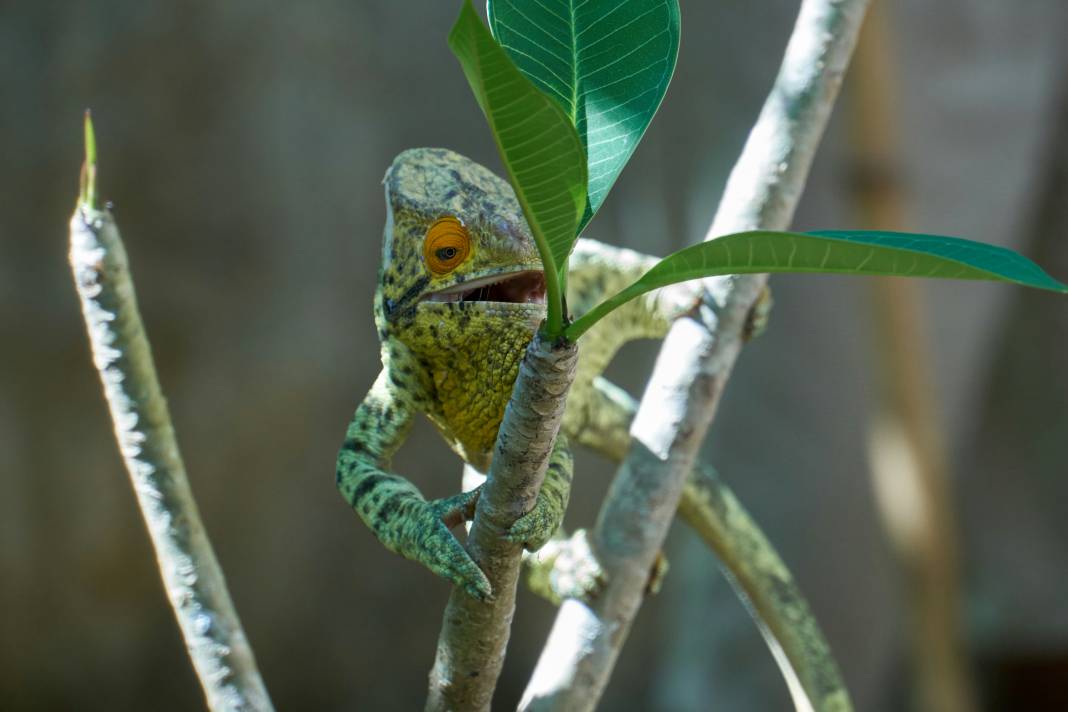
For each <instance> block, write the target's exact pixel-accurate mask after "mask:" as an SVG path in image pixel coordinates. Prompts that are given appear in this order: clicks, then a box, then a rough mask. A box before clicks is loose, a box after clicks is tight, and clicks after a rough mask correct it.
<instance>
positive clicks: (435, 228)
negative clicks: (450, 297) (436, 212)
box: [423, 215, 471, 276]
mask: <svg viewBox="0 0 1068 712" xmlns="http://www.w3.org/2000/svg"><path fill="white" fill-rule="evenodd" d="M469 254H471V237H470V236H469V235H468V234H467V228H466V227H464V224H463V223H462V222H460V220H459V219H457V218H454V217H452V216H451V215H450V216H446V217H443V218H438V219H437V220H435V221H434V222H433V223H431V225H430V228H429V229H427V231H426V239H425V241H424V242H423V259H425V260H426V266H427V267H429V268H430V271H431V272H433V273H434V274H436V275H439V276H440V275H443V274H448V273H449V272H452V271H453V270H454V269H456V268H457V267H458V266H459V265H460V263H461V262H463V261H464V260H466V259H467V256H468V255H469Z"/></svg>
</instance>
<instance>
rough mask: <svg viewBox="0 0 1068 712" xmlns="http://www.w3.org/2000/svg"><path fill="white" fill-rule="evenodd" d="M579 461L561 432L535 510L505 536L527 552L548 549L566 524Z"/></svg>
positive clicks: (527, 514)
mask: <svg viewBox="0 0 1068 712" xmlns="http://www.w3.org/2000/svg"><path fill="white" fill-rule="evenodd" d="M574 470H575V462H574V459H573V458H572V457H571V449H570V448H569V447H568V442H567V438H566V437H565V436H564V435H563V433H561V434H560V435H558V436H557V438H556V444H555V445H554V446H553V453H552V455H551V457H550V458H549V468H548V469H547V470H546V471H545V482H544V483H543V484H542V486H541V491H540V492H539V493H538V499H537V501H536V502H535V503H534V508H533V509H532V510H530V511H529V512H527V513H526V514H525V515H523V516H522V517H520V518H519V519H518V520H517V521H516V523H515V524H514V525H512V528H511V529H510V530H509V531H508V533H507V534H506V535H505V537H506V538H507V539H508V540H509V541H512V542H514V543H517V544H520V543H521V544H523V546H524V548H526V550H527V551H537V550H538V549H540V548H542V547H543V546H545V544H546V543H547V542H548V541H549V540H550V539H551V538H552V536H553V534H555V533H556V531H557V530H558V529H559V528H560V523H561V522H563V521H564V512H565V511H566V510H567V501H568V499H570V497H571V477H572V474H573V473H574Z"/></svg>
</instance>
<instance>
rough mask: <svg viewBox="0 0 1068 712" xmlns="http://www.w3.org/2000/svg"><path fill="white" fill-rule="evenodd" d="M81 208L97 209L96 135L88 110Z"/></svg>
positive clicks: (80, 196)
mask: <svg viewBox="0 0 1068 712" xmlns="http://www.w3.org/2000/svg"><path fill="white" fill-rule="evenodd" d="M79 203H80V205H81V207H83V208H87V209H89V210H96V209H97V207H98V206H97V200H96V133H95V132H94V131H93V117H92V113H91V112H90V111H89V109H86V110H85V162H84V163H83V164H82V173H81V186H80V193H79Z"/></svg>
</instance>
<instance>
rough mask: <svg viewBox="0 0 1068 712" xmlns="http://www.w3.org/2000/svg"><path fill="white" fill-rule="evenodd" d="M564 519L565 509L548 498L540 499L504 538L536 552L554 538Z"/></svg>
mask: <svg viewBox="0 0 1068 712" xmlns="http://www.w3.org/2000/svg"><path fill="white" fill-rule="evenodd" d="M563 519H564V511H563V509H561V508H559V507H558V506H555V505H554V503H553V502H551V501H550V500H549V499H548V498H547V497H538V501H537V502H536V503H535V504H534V509H532V510H530V511H529V512H527V513H526V514H524V515H523V516H522V517H520V518H519V519H517V520H516V522H515V524H513V525H512V528H511V529H509V530H508V532H507V533H506V534H505V535H504V538H505V539H507V540H508V541H510V542H512V543H513V544H522V545H523V548H524V549H526V550H527V551H530V552H535V551H537V550H539V549H541V548H542V547H543V546H545V545H546V544H547V543H548V541H549V540H550V539H552V538H553V534H555V533H556V530H557V529H559V528H560V523H561V522H562V521H563Z"/></svg>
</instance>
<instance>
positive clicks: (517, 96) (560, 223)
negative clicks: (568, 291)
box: [449, 0, 586, 334]
mask: <svg viewBox="0 0 1068 712" xmlns="http://www.w3.org/2000/svg"><path fill="white" fill-rule="evenodd" d="M449 47H450V48H451V49H452V52H453V54H455V55H456V57H457V59H459V60H460V65H461V66H462V67H463V70H464V74H465V75H466V76H467V81H468V83H470V85H471V89H472V91H474V93H475V98H476V99H477V100H478V103H479V106H481V107H482V112H483V113H484V114H485V115H486V120H487V121H488V122H489V125H490V129H491V130H492V132H493V138H494V140H495V141H496V142H497V148H498V150H499V151H500V154H501V159H502V160H503V161H504V166H505V169H506V170H507V171H508V178H509V179H510V181H511V183H512V187H513V188H514V189H515V192H516V197H517V198H518V199H519V204H520V205H521V206H522V208H523V214H524V215H525V216H526V219H527V223H528V224H529V225H530V230H531V232H532V233H533V234H534V239H535V241H536V242H537V244H538V250H539V252H540V253H541V259H542V262H543V263H544V266H545V279H546V291H547V292H548V293H547V295H546V297H547V301H548V306H549V315H548V317H547V321H548V322H549V323H548V329H549V333H550V334H555V333H559V331H560V329H561V328H562V326H561V325H562V298H561V291H560V283H559V274H560V273H562V272H565V271H566V269H567V257H568V255H569V254H571V248H572V246H573V245H574V241H575V235H576V234H577V232H578V223H579V220H580V219H581V217H582V213H583V210H584V209H585V207H586V158H585V153H584V151H583V149H582V142H581V141H580V140H579V137H578V134H577V133H576V132H575V128H574V127H573V126H572V125H571V122H570V121H569V120H568V118H567V116H565V115H564V112H563V111H562V110H561V109H560V107H559V106H558V105H557V104H556V102H554V101H553V100H551V99H550V98H549V97H547V96H546V95H545V94H543V93H542V92H541V91H540V90H539V89H538V88H537V87H536V86H534V85H533V84H532V83H531V82H530V80H529V79H527V78H526V77H525V76H523V74H522V73H521V72H520V71H519V70H518V69H516V67H515V65H514V64H513V63H512V60H511V59H509V58H508V54H507V53H506V52H505V51H504V50H503V49H501V46H500V45H498V44H497V41H496V40H495V39H493V36H492V35H491V34H490V32H489V30H488V29H486V26H485V25H483V24H482V20H481V19H480V18H479V16H478V14H477V13H476V12H475V9H474V8H473V7H472V6H471V0H464V4H463V7H462V8H461V10H460V16H459V18H457V20H456V24H455V25H454V26H453V28H452V31H451V32H450V33H449ZM554 292H555V294H554Z"/></svg>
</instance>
